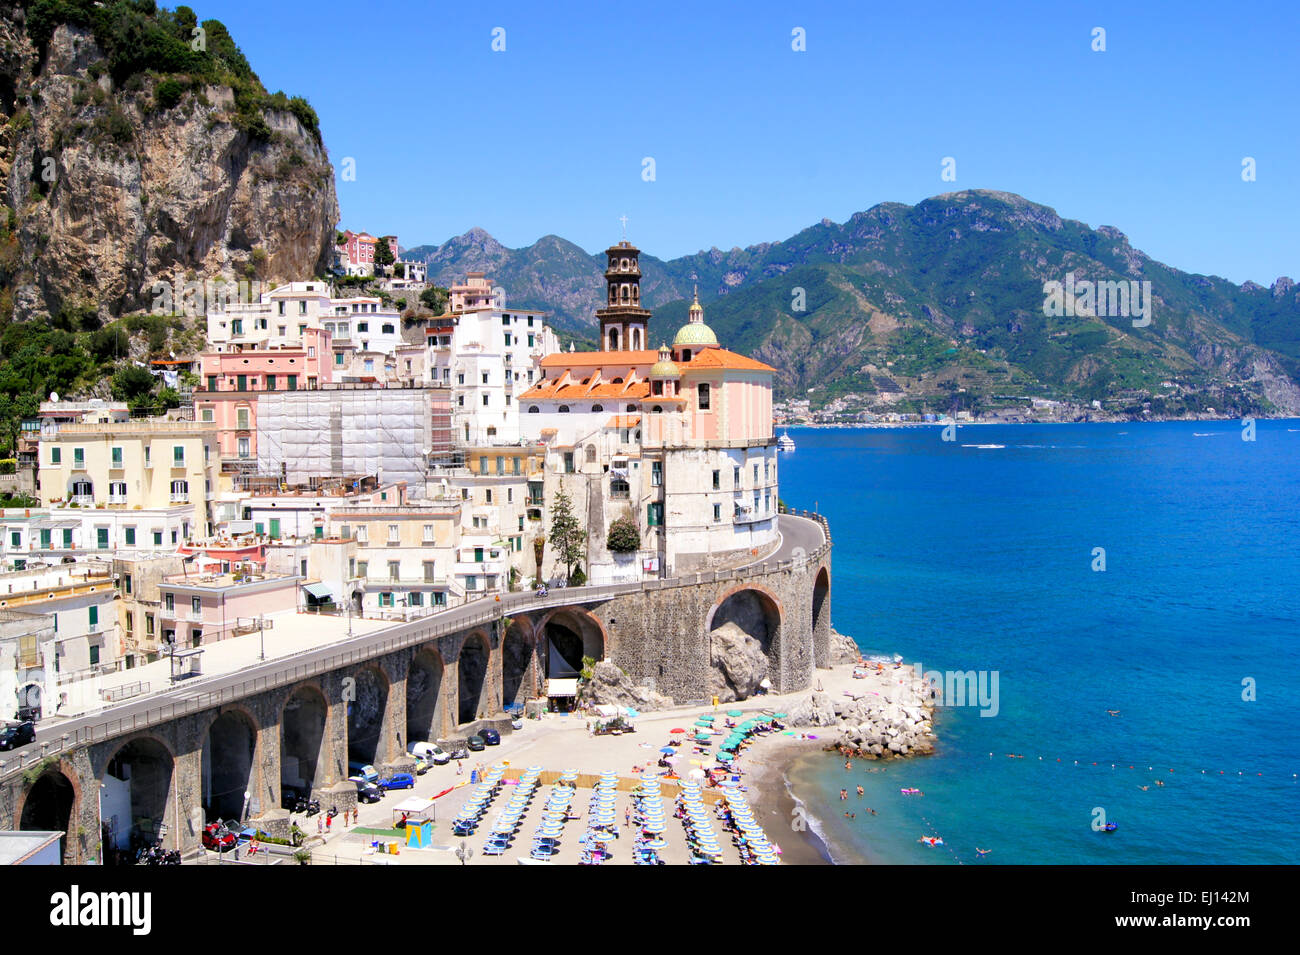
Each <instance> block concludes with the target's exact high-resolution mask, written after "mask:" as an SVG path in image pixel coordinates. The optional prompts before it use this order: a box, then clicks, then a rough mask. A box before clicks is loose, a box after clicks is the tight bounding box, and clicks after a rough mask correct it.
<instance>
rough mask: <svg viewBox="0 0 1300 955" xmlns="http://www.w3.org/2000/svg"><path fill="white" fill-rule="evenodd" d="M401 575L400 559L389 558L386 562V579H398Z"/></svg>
mask: <svg viewBox="0 0 1300 955" xmlns="http://www.w3.org/2000/svg"><path fill="white" fill-rule="evenodd" d="M401 577H402V562H401V561H400V560H390V561H389V562H388V579H389V580H400V579H401Z"/></svg>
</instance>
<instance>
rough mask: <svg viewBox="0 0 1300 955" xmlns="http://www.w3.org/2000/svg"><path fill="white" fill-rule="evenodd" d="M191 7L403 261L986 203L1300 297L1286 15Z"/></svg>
mask: <svg viewBox="0 0 1300 955" xmlns="http://www.w3.org/2000/svg"><path fill="white" fill-rule="evenodd" d="M191 2H192V5H193V6H194V9H195V10H196V12H197V13H198V14H199V17H200V18H201V19H204V18H208V17H216V18H218V19H220V20H222V21H224V22H225V23H226V25H227V26H228V27H229V28H230V30H231V32H232V34H233V35H234V37H235V40H236V42H238V43H239V44H240V46H241V47H242V48H243V50H244V52H245V53H246V54H247V55H248V57H249V60H250V61H251V62H252V64H253V68H254V69H255V70H257V71H258V73H259V74H260V75H261V77H262V80H263V82H264V83H265V84H266V86H267V87H268V88H270V89H272V90H275V89H284V90H285V91H286V92H287V93H290V94H300V95H303V96H306V97H307V98H308V99H309V100H310V101H311V103H312V104H313V105H314V106H315V107H316V109H317V111H318V112H319V114H320V117H321V125H322V129H323V131H324V136H325V144H326V147H327V148H328V149H329V153H330V158H331V160H332V161H333V163H334V165H335V169H336V174H338V173H341V171H342V164H343V160H344V159H345V158H347V157H350V158H352V159H354V160H355V168H356V178H355V181H343V180H342V179H341V178H339V177H337V176H336V178H338V181H337V188H338V195H339V204H340V208H341V211H342V221H341V223H340V228H353V229H363V228H364V229H367V230H369V231H371V232H376V233H396V234H397V235H398V237H399V240H400V241H401V243H402V245H403V246H411V245H416V244H421V243H437V242H443V241H445V240H446V239H448V238H450V237H451V236H453V235H458V234H460V233H462V232H464V231H465V230H467V229H469V228H471V227H473V226H481V227H483V228H485V229H487V230H488V231H489V232H490V233H492V235H494V236H495V237H496V238H497V239H499V240H500V241H501V242H503V243H505V244H506V245H507V246H511V247H518V246H521V245H527V244H529V243H531V242H533V241H534V240H536V239H537V238H539V237H541V236H543V235H546V234H548V233H555V234H557V235H561V236H563V237H565V238H567V239H570V240H572V241H574V242H576V243H578V244H579V245H581V246H582V247H583V248H585V249H587V250H588V251H596V250H599V249H602V248H604V247H605V246H606V245H608V244H609V243H610V242H611V241H616V240H617V239H618V238H619V233H620V229H621V226H620V224H619V221H618V219H619V217H620V216H622V215H627V217H628V237H629V238H630V239H632V240H633V241H635V242H636V243H637V244H638V245H640V246H641V248H643V249H645V250H646V251H647V252H649V253H651V254H653V255H656V256H659V257H660V258H673V257H675V256H679V255H684V254H688V253H692V252H695V251H698V250H700V249H707V248H709V247H711V246H718V247H720V248H729V247H731V246H744V245H749V244H752V243H756V242H762V241H774V240H779V239H783V238H786V237H788V236H790V235H792V234H794V233H795V232H797V231H798V230H799V229H801V228H804V227H806V226H808V225H811V224H813V223H815V222H817V221H819V220H820V219H822V218H829V219H833V220H835V221H837V222H842V221H844V220H845V219H847V218H848V217H849V216H850V215H852V214H853V213H854V212H858V211H861V210H864V209H867V208H870V207H871V206H873V205H875V204H876V203H879V202H886V201H900V202H906V203H914V202H917V201H919V200H920V199H923V198H925V197H927V196H931V195H936V194H939V193H942V192H950V191H954V190H957V189H969V188H986V189H1002V190H1007V191H1010V192H1016V193H1020V194H1021V195H1024V196H1026V197H1027V198H1029V199H1032V200H1034V201H1036V202H1041V203H1043V204H1045V205H1048V206H1052V207H1053V208H1055V209H1056V210H1057V212H1058V213H1060V214H1061V215H1062V216H1065V217H1067V218H1072V219H1079V220H1081V221H1083V222H1086V223H1088V224H1089V225H1091V226H1098V225H1103V224H1104V225H1113V226H1116V227H1118V228H1120V229H1121V230H1123V231H1124V232H1125V233H1127V234H1128V236H1129V238H1130V240H1131V241H1132V243H1133V244H1134V245H1135V246H1136V247H1137V248H1139V249H1142V250H1143V251H1145V252H1146V253H1148V254H1149V255H1151V256H1153V257H1155V258H1157V259H1159V260H1161V261H1164V262H1167V263H1168V264H1170V265H1173V266H1175V267H1177V268H1180V269H1184V270H1187V271H1193V272H1207V273H1212V274H1217V275H1223V276H1225V277H1227V278H1230V279H1232V280H1234V281H1237V282H1242V281H1245V280H1246V279H1253V280H1255V281H1257V282H1261V283H1263V284H1268V283H1270V282H1271V281H1272V280H1273V279H1275V278H1276V277H1277V276H1278V275H1283V274H1286V275H1291V276H1292V277H1300V262H1297V250H1298V249H1300V235H1298V234H1297V233H1298V231H1300V188H1297V184H1298V183H1300V148H1297V147H1298V146H1300V134H1297V131H1296V118H1295V105H1296V92H1297V90H1298V89H1300V83H1298V82H1297V79H1298V78H1300V66H1297V63H1300V57H1297V56H1296V55H1295V52H1294V44H1295V37H1296V35H1297V27H1300V5H1297V4H1294V3H1275V4H1267V3H1248V2H1234V3H1230V4H1224V3H1206V2H1198V0H1192V2H1187V3H1178V4H1175V3H1172V2H1171V3H1167V4H1159V5H1157V4H1149V5H1142V6H1139V7H1137V8H1135V7H1134V5H1132V4H1128V3H1114V4H1111V3H1077V2H1059V3H1053V2H1048V3H1044V2H1034V3H1000V4H976V3H942V2H938V3H936V2H929V3H923V4H880V3H849V2H844V3H836V4H830V3H815V2H800V3H794V2H786V3H768V2H762V0H751V2H744V3H741V2H737V0H715V2H709V3H694V4H687V3H680V4H679V3H669V2H658V3H644V2H640V0H623V2H607V3H603V4H597V3H572V2H563V0H560V2H548V3H532V4H524V3H519V4H514V3H498V4H493V3H472V4H457V5H448V4H441V3H427V4H426V3H395V2H378V3H369V4H342V3H336V2H334V0H318V2H313V3H306V2H297V0H282V2H273V3H268V2H265V0H259V2H257V3H252V2H246V0H215V2H203V0H191ZM497 27H500V28H503V29H504V30H505V47H506V48H505V50H504V52H495V51H493V49H492V42H493V30H494V28H497ZM796 27H801V28H803V30H805V31H806V47H807V49H806V51H804V52H795V51H794V50H792V48H791V44H792V30H794V29H795V28H796ZM1094 27H1102V28H1104V29H1105V31H1106V35H1105V42H1106V50H1105V51H1104V52H1094V51H1093V49H1092V48H1091V46H1092V43H1093V36H1092V31H1093V28H1094ZM645 157H652V158H653V159H654V163H655V179H654V181H645V180H644V179H643V161H644V159H645ZM944 157H952V158H953V159H955V161H956V177H957V178H956V181H955V182H944V181H942V180H941V178H940V173H941V163H942V160H943V159H944ZM1244 157H1252V158H1253V159H1254V160H1255V162H1256V170H1257V178H1256V181H1254V182H1243V180H1242V160H1243V158H1244Z"/></svg>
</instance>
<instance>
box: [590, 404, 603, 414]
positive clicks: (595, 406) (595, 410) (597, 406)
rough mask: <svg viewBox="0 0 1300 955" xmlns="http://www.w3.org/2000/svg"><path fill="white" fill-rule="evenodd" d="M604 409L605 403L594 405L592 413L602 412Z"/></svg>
mask: <svg viewBox="0 0 1300 955" xmlns="http://www.w3.org/2000/svg"><path fill="white" fill-rule="evenodd" d="M604 410H605V406H604V405H592V406H591V413H592V414H600V413H601V412H602V411H604Z"/></svg>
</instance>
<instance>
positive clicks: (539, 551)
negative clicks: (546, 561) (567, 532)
mask: <svg viewBox="0 0 1300 955" xmlns="http://www.w3.org/2000/svg"><path fill="white" fill-rule="evenodd" d="M544 553H546V535H545V534H538V535H537V536H536V537H534V538H533V560H535V561H536V562H537V583H538V584H539V585H540V584H541V582H542V555H543V554H544Z"/></svg>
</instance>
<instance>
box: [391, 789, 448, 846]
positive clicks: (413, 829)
mask: <svg viewBox="0 0 1300 955" xmlns="http://www.w3.org/2000/svg"><path fill="white" fill-rule="evenodd" d="M436 816H437V809H436V807H435V804H434V801H433V800H432V799H424V798H423V797H420V796H412V797H410V798H409V799H404V800H402V801H401V802H400V803H398V804H397V805H396V806H394V807H393V828H397V827H398V826H399V825H401V824H402V823H403V822H405V825H406V844H407V846H408V847H410V848H412V849H427V848H429V844H430V842H431V841H432V839H433V820H434V818H435V817H436Z"/></svg>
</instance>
